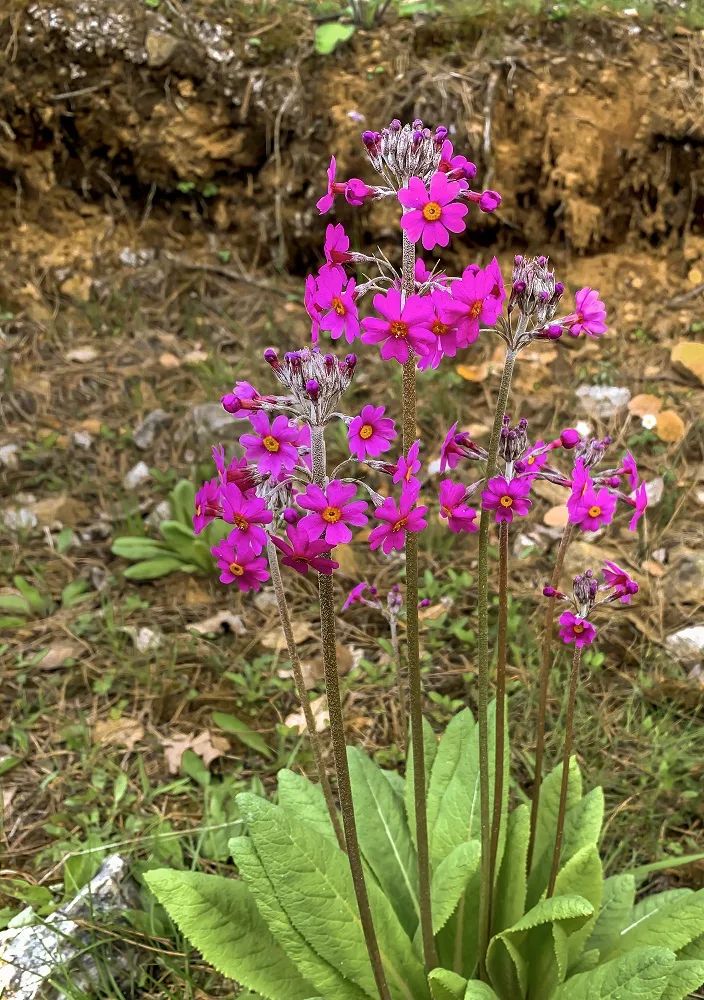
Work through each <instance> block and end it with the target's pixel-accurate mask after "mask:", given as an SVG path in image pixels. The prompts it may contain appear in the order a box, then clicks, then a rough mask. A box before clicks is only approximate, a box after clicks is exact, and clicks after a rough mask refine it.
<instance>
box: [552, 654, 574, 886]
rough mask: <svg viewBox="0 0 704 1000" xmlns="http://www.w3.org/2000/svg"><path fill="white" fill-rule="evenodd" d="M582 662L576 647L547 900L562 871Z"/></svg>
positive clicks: (568, 702) (568, 699)
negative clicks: (571, 759)
mask: <svg viewBox="0 0 704 1000" xmlns="http://www.w3.org/2000/svg"><path fill="white" fill-rule="evenodd" d="M581 662H582V647H581V646H579V645H576V646H575V650H574V656H573V657H572V670H571V672H570V688H569V694H568V695H567V715H566V719H565V744H564V749H563V757H562V782H561V785H560V804H559V806H558V810H557V829H556V831H555V846H554V848H553V852H552V867H551V869H550V880H549V881H548V889H547V898H548V899H549V898H550V897H551V896H552V894H553V892H554V891H555V882H556V880H557V873H558V871H559V870H560V855H561V853H562V837H563V834H564V831H565V812H566V810H567V789H568V786H569V779H570V757H571V755H572V738H573V735H574V706H575V702H576V700H577V684H578V682H579V666H580V663H581Z"/></svg>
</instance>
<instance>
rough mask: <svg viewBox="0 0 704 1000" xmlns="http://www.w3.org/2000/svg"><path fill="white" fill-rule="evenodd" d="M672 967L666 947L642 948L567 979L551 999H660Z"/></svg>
mask: <svg viewBox="0 0 704 1000" xmlns="http://www.w3.org/2000/svg"><path fill="white" fill-rule="evenodd" d="M674 965H675V956H674V955H673V954H672V952H671V951H668V950H667V948H644V949H642V950H640V951H635V952H633V953H632V954H630V955H624V956H623V957H622V958H617V959H615V960H614V961H613V962H607V963H606V964H605V965H600V966H598V968H596V969H592V970H591V971H590V972H580V973H579V974H578V975H576V976H570V978H569V979H568V980H567V982H566V983H563V985H562V986H560V987H559V988H558V990H557V992H556V993H555V995H554V996H553V997H552V1000H621V998H623V1000H631V998H632V1000H636V998H637V1000H661V998H662V995H663V991H664V990H665V988H666V987H667V982H668V979H669V977H670V974H671V972H672V970H673V968H674Z"/></svg>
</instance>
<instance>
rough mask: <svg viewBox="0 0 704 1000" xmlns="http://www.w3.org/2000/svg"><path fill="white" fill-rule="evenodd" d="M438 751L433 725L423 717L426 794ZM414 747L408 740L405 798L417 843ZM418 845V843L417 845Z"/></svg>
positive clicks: (412, 834)
mask: <svg viewBox="0 0 704 1000" xmlns="http://www.w3.org/2000/svg"><path fill="white" fill-rule="evenodd" d="M437 752H438V741H437V739H436V738H435V733H434V732H433V727H432V726H431V725H430V723H429V722H428V720H427V719H426V718H423V756H424V763H425V794H426V796H427V794H428V786H429V784H430V775H431V772H432V770H433V763H434V761H435V757H436V755H437ZM413 773H414V770H413V747H412V745H411V741H410V739H409V741H408V753H407V755H406V788H405V792H404V798H405V802H406V816H407V817H408V829H409V830H410V831H411V839H412V841H413V843H414V845H415V844H416V799H415V787H414V784H413ZM416 846H417V845H416Z"/></svg>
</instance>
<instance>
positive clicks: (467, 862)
mask: <svg viewBox="0 0 704 1000" xmlns="http://www.w3.org/2000/svg"><path fill="white" fill-rule="evenodd" d="M480 857H481V846H480V844H479V841H478V840H469V841H466V842H465V843H464V844H458V845H457V847H455V849H454V850H453V851H451V852H450V853H449V854H448V855H447V857H446V858H443V860H442V861H441V862H440V864H439V865H438V867H437V868H436V869H435V871H434V872H433V879H432V884H431V904H432V911H433V934H438V933H439V932H440V931H441V930H442V928H443V927H444V926H445V924H446V923H447V921H448V920H449V919H450V917H451V916H452V914H453V913H454V912H455V909H456V908H457V905H458V903H459V901H460V899H461V898H462V897H463V895H464V893H465V892H466V890H467V887H468V885H469V882H470V879H471V878H472V876H473V875H474V874H475V873H476V872H477V871H478V869H479V859H480Z"/></svg>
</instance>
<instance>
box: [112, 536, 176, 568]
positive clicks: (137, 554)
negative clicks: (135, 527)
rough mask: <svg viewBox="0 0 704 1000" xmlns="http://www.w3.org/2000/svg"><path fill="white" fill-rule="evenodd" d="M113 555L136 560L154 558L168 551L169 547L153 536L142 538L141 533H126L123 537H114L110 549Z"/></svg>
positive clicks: (132, 560)
mask: <svg viewBox="0 0 704 1000" xmlns="http://www.w3.org/2000/svg"><path fill="white" fill-rule="evenodd" d="M110 551H111V552H112V554H113V555H115V556H120V557H121V558H122V559H129V560H130V561H131V562H137V561H138V560H141V559H156V558H158V557H159V556H162V555H165V554H166V553H168V551H169V549H168V548H167V546H166V545H164V543H163V542H156V541H154V539H153V538H144V537H142V536H141V535H126V536H124V537H123V538H116V539H115V541H114V542H113V543H112V547H111V549H110Z"/></svg>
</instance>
